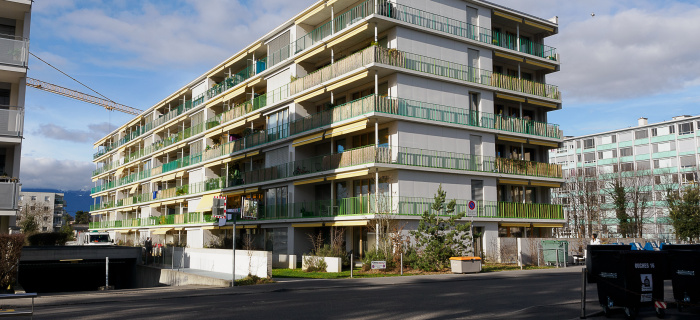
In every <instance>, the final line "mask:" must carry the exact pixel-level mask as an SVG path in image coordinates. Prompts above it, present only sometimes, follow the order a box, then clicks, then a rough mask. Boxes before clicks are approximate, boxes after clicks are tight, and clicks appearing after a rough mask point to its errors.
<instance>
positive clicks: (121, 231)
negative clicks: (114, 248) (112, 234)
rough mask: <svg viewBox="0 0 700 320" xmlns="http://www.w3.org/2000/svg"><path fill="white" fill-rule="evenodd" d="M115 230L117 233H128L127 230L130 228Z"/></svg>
mask: <svg viewBox="0 0 700 320" xmlns="http://www.w3.org/2000/svg"><path fill="white" fill-rule="evenodd" d="M116 231H117V232H118V233H122V234H124V233H129V231H131V230H129V229H126V230H116Z"/></svg>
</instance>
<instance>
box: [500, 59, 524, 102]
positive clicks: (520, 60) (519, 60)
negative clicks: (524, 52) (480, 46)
mask: <svg viewBox="0 0 700 320" xmlns="http://www.w3.org/2000/svg"><path fill="white" fill-rule="evenodd" d="M494 54H495V55H496V57H501V58H506V59H510V60H515V61H518V62H523V58H521V57H518V56H514V55H510V54H507V53H503V52H498V51H496V52H494ZM521 102H522V101H521Z"/></svg>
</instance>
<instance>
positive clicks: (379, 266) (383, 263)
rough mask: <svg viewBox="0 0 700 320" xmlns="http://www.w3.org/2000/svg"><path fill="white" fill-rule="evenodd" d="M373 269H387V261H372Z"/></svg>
mask: <svg viewBox="0 0 700 320" xmlns="http://www.w3.org/2000/svg"><path fill="white" fill-rule="evenodd" d="M371 267H372V270H374V269H386V261H372V264H371Z"/></svg>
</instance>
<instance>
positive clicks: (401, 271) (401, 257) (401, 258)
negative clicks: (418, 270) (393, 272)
mask: <svg viewBox="0 0 700 320" xmlns="http://www.w3.org/2000/svg"><path fill="white" fill-rule="evenodd" d="M401 275H403V252H401Z"/></svg>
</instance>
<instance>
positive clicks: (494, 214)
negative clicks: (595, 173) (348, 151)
mask: <svg viewBox="0 0 700 320" xmlns="http://www.w3.org/2000/svg"><path fill="white" fill-rule="evenodd" d="M375 199H377V198H376V196H375V195H363V196H358V197H351V198H343V199H325V200H314V201H302V202H294V203H286V204H275V205H264V204H260V205H259V206H258V207H257V208H258V209H257V212H256V213H253V215H254V216H255V217H257V219H258V220H281V219H313V218H332V217H341V216H352V215H370V214H375V213H377V211H379V213H391V214H393V215H396V216H397V218H400V216H415V217H419V216H421V215H422V214H423V212H425V211H427V210H431V206H432V205H433V203H434V199H433V198H420V197H404V196H400V197H394V198H392V197H387V196H384V195H380V196H379V198H378V199H377V200H376V201H375ZM455 201H456V206H455V211H454V212H453V213H452V214H456V213H466V212H469V215H468V216H469V217H475V218H496V219H528V220H562V219H564V212H563V210H562V206H561V205H554V204H546V203H511V202H500V201H498V202H497V201H475V203H476V208H475V209H474V210H470V209H468V208H469V207H468V204H469V202H470V200H455ZM377 206H378V207H379V210H375V208H377ZM438 215H441V216H447V215H448V214H447V213H446V212H441V213H438ZM216 221H218V219H214V218H212V217H211V214H204V213H201V212H190V213H185V214H174V215H164V216H156V217H148V218H133V219H123V220H112V221H97V222H91V223H90V229H105V228H133V227H144V226H161V225H187V224H212V223H214V222H216ZM229 221H230V220H229Z"/></svg>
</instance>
